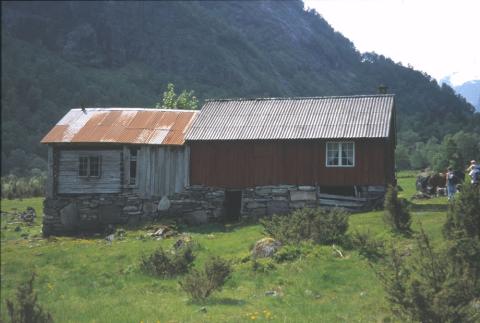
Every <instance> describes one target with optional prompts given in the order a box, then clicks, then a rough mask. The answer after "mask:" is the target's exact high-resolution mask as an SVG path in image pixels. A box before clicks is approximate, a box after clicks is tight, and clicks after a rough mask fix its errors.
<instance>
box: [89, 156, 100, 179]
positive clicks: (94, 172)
mask: <svg viewBox="0 0 480 323" xmlns="http://www.w3.org/2000/svg"><path fill="white" fill-rule="evenodd" d="M88 160H89V162H90V171H89V173H88V176H90V177H100V157H88Z"/></svg>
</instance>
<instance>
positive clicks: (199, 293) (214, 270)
mask: <svg viewBox="0 0 480 323" xmlns="http://www.w3.org/2000/svg"><path fill="white" fill-rule="evenodd" d="M231 273H232V267H231V265H230V263H229V262H228V261H226V260H224V259H222V258H220V257H216V256H213V257H210V258H208V259H207V261H206V262H205V266H204V268H203V270H196V269H193V270H192V271H191V272H190V273H189V274H188V275H186V276H185V278H184V279H183V280H181V281H180V282H179V284H180V287H181V288H182V289H183V290H184V291H185V292H186V293H187V294H189V295H190V297H191V298H192V300H194V301H204V300H205V299H207V298H208V297H209V296H210V295H211V294H212V293H213V292H214V291H219V290H221V289H222V287H223V285H224V284H225V282H226V281H227V280H228V279H229V278H230V275H231Z"/></svg>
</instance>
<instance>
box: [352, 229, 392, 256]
mask: <svg viewBox="0 0 480 323" xmlns="http://www.w3.org/2000/svg"><path fill="white" fill-rule="evenodd" d="M351 242H352V246H353V247H354V248H355V249H357V250H358V253H359V254H361V255H362V256H364V257H365V258H367V259H369V260H376V259H379V258H383V257H384V255H385V243H384V242H383V241H381V240H376V239H374V238H372V237H371V234H370V232H368V231H367V232H359V231H355V232H354V233H353V234H352V238H351Z"/></svg>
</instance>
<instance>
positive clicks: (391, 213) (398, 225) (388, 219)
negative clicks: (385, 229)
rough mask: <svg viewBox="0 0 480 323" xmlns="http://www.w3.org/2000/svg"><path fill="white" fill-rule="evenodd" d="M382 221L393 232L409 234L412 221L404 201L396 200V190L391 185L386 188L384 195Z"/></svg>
mask: <svg viewBox="0 0 480 323" xmlns="http://www.w3.org/2000/svg"><path fill="white" fill-rule="evenodd" d="M384 209H385V212H384V216H383V219H384V221H385V223H387V224H388V225H389V226H390V227H391V228H392V229H393V230H395V231H398V232H403V233H409V232H410V231H411V230H410V225H411V223H412V219H411V217H410V212H409V211H408V204H407V201H406V200H405V199H399V198H398V190H397V188H396V187H393V186H392V185H389V186H388V189H387V193H386V194H385V203H384Z"/></svg>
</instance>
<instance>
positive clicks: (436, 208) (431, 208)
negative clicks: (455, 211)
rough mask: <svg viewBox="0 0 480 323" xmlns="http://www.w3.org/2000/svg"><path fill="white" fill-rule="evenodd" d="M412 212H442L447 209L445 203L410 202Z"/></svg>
mask: <svg viewBox="0 0 480 323" xmlns="http://www.w3.org/2000/svg"><path fill="white" fill-rule="evenodd" d="M410 208H411V210H412V211H414V212H444V211H447V210H448V205H447V204H412V205H411V206H410Z"/></svg>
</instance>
